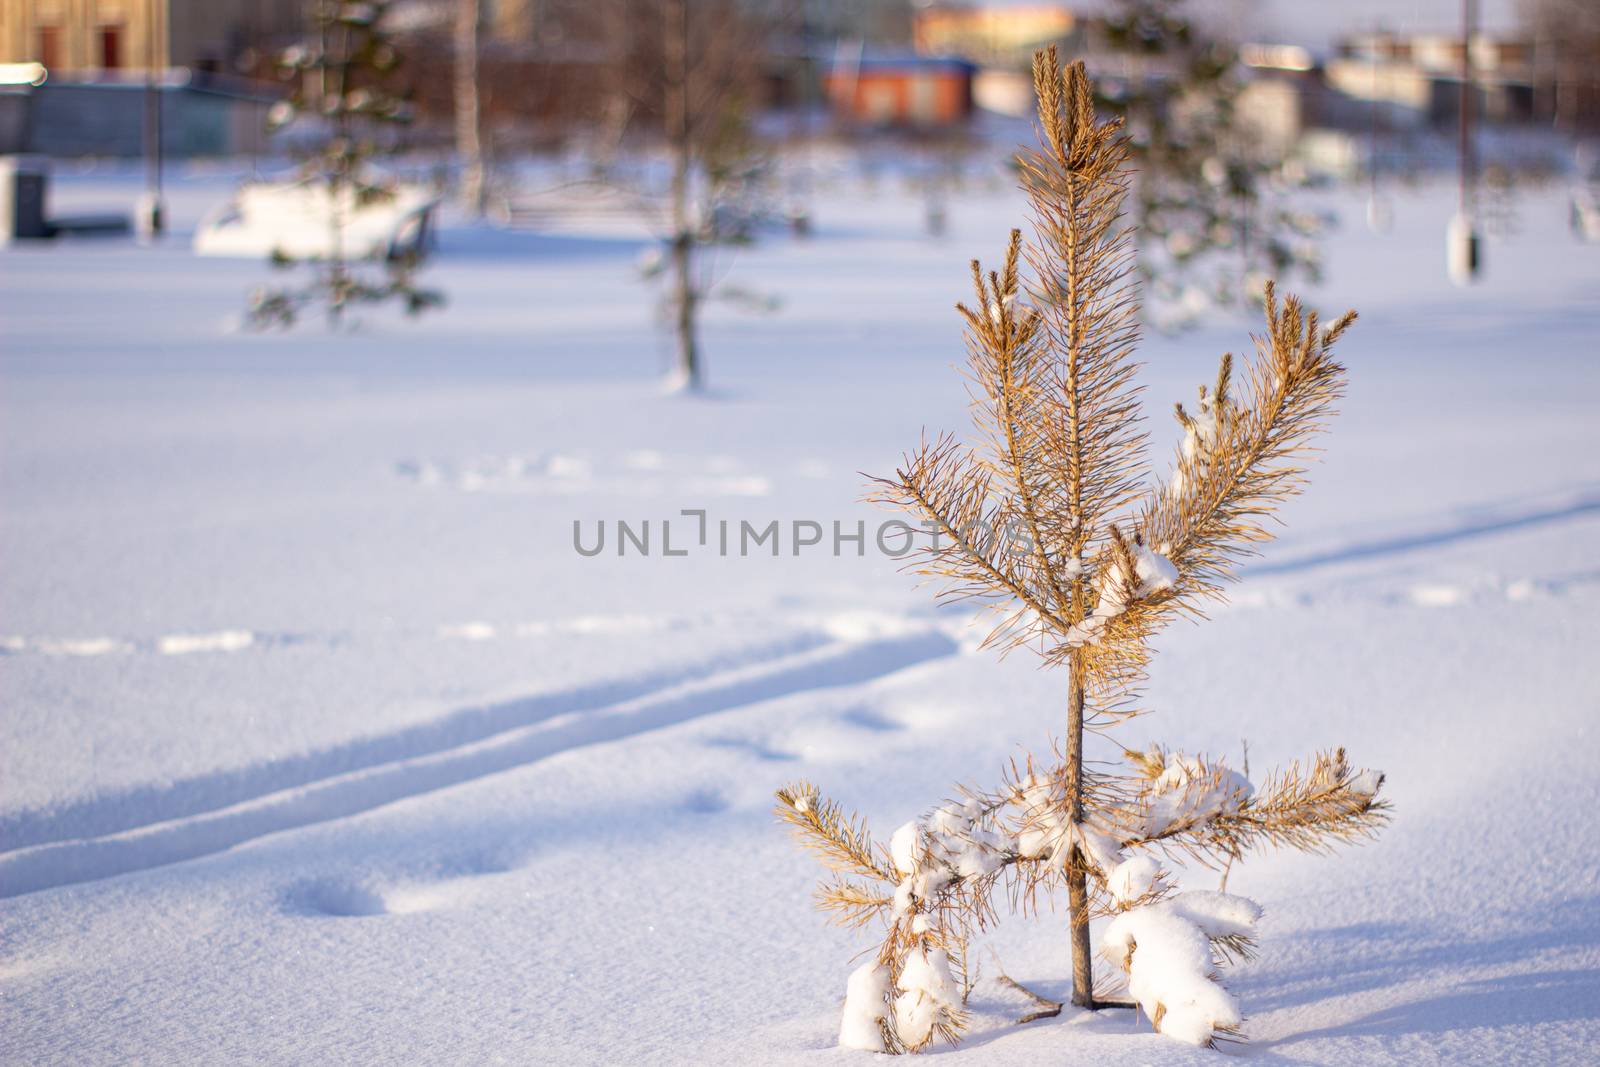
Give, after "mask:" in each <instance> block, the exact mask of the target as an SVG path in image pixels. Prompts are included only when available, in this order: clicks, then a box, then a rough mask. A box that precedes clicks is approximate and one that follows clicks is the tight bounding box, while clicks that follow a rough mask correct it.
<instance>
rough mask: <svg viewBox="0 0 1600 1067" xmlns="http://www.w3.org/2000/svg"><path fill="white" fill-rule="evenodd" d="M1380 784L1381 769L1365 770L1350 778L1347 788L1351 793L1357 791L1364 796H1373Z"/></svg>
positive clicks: (1376, 793)
mask: <svg viewBox="0 0 1600 1067" xmlns="http://www.w3.org/2000/svg"><path fill="white" fill-rule="evenodd" d="M1382 785H1383V772H1382V771H1373V770H1365V771H1361V772H1360V773H1358V774H1357V775H1356V776H1355V777H1353V778H1351V779H1350V785H1349V787H1348V788H1349V790H1350V792H1352V793H1359V794H1360V795H1361V796H1364V797H1373V796H1377V795H1378V789H1379V788H1380V787H1381V786H1382Z"/></svg>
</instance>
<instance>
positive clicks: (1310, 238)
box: [1096, 0, 1326, 326]
mask: <svg viewBox="0 0 1600 1067" xmlns="http://www.w3.org/2000/svg"><path fill="white" fill-rule="evenodd" d="M1184 7H1185V0H1113V2H1112V3H1111V4H1110V5H1109V7H1108V13H1107V15H1106V17H1105V19H1104V22H1103V24H1102V30H1101V32H1102V34H1103V38H1104V44H1105V46H1106V48H1107V49H1108V50H1109V51H1110V52H1111V53H1112V54H1113V55H1115V56H1116V57H1118V58H1119V59H1120V60H1121V63H1122V65H1123V67H1124V69H1125V70H1126V71H1127V74H1126V76H1124V77H1119V78H1114V79H1111V78H1107V79H1104V80H1103V83H1102V84H1100V85H1099V86H1097V89H1098V90H1099V91H1098V92H1097V94H1096V103H1097V104H1098V105H1099V107H1100V109H1101V111H1102V112H1104V113H1106V114H1110V115H1115V116H1117V117H1120V118H1122V119H1123V120H1124V122H1125V124H1126V129H1127V132H1128V138H1129V152H1130V156H1131V158H1132V162H1133V169H1134V173H1135V178H1134V183H1133V197H1132V201H1133V210H1132V215H1133V219H1134V222H1135V224H1136V226H1137V229H1138V232H1139V257H1138V259H1139V272H1140V274H1141V276H1142V277H1143V278H1144V280H1145V282H1146V283H1147V285H1148V286H1149V290H1150V291H1149V296H1150V298H1152V307H1151V310H1153V311H1157V312H1158V314H1159V319H1158V321H1160V322H1161V323H1162V324H1163V325H1170V326H1181V325H1185V324H1187V323H1188V322H1189V321H1191V320H1192V318H1193V316H1194V315H1195V314H1196V313H1197V312H1198V311H1199V310H1201V309H1203V308H1205V307H1207V306H1213V305H1219V306H1239V305H1242V304H1245V303H1248V302H1259V301H1260V300H1261V297H1262V287H1263V285H1264V283H1265V281H1266V279H1268V278H1273V279H1276V280H1278V281H1280V282H1281V281H1284V280H1286V279H1288V278H1290V277H1292V276H1294V275H1296V274H1298V275H1300V276H1301V277H1303V278H1304V279H1306V280H1308V281H1316V280H1317V279H1318V278H1319V276H1320V255H1319V251H1318V247H1317V244H1316V238H1317V236H1318V235H1319V234H1320V233H1321V231H1322V229H1323V228H1324V226H1325V224H1326V220H1325V219H1323V218H1322V217H1321V216H1320V215H1318V214H1316V213H1313V212H1309V211H1305V210H1300V209H1297V208H1295V207H1294V205H1293V204H1291V203H1290V202H1289V201H1288V198H1287V195H1286V194H1287V190H1286V189H1285V188H1284V184H1285V183H1284V181H1283V178H1282V170H1283V168H1282V163H1283V160H1282V159H1281V158H1280V157H1279V156H1278V155H1277V154H1276V153H1275V152H1273V151H1271V150H1269V149H1268V148H1267V147H1266V146H1264V144H1263V141H1262V138H1261V136H1260V134H1259V132H1258V131H1256V130H1255V129H1253V128H1252V126H1251V124H1250V123H1249V122H1248V120H1247V118H1246V116H1244V115H1242V114H1241V113H1240V101H1241V94H1242V93H1243V92H1244V89H1245V82H1244V80H1243V78H1242V72H1243V66H1242V64H1241V63H1240V60H1239V55H1238V51H1237V49H1236V48H1235V47H1234V46H1233V45H1232V44H1231V43H1229V42H1226V41H1223V40H1220V39H1216V38H1213V37H1211V36H1209V35H1207V34H1206V33H1205V31H1204V30H1202V29H1201V28H1200V27H1199V26H1198V25H1196V24H1195V23H1194V22H1193V21H1191V20H1190V19H1188V18H1187V17H1186V16H1185V15H1184Z"/></svg>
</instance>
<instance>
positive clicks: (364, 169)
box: [248, 0, 444, 328]
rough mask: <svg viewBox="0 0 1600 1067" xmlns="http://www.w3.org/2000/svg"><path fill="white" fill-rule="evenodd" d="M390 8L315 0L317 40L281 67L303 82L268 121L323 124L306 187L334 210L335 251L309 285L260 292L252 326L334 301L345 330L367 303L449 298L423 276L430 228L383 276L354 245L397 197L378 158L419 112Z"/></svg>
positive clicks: (309, 157)
mask: <svg viewBox="0 0 1600 1067" xmlns="http://www.w3.org/2000/svg"><path fill="white" fill-rule="evenodd" d="M390 6H391V3H390V0H313V2H312V3H311V4H310V6H309V8H308V19H309V22H310V30H311V32H310V34H309V35H308V39H307V40H306V41H305V42H303V43H301V44H297V45H294V46H292V47H291V48H289V49H287V50H286V51H285V52H283V53H282V54H281V55H280V56H279V57H278V62H277V65H278V70H279V72H280V74H281V75H282V76H283V77H284V78H285V79H290V80H292V81H293V83H294V91H293V93H292V95H291V96H290V97H289V99H287V100H284V101H280V102H279V103H278V104H275V105H273V107H272V109H271V111H270V112H269V113H268V116H267V124H268V127H269V129H272V130H279V129H283V128H285V127H288V126H290V125H291V124H296V123H300V124H303V125H305V126H308V127H311V128H312V129H313V132H312V134H311V136H310V139H309V142H308V143H309V148H307V149H306V150H304V151H302V152H301V155H302V159H301V164H300V175H299V186H300V188H301V189H302V190H303V192H304V194H305V196H306V197H307V198H308V202H309V203H310V204H312V205H313V207H314V209H315V210H316V211H317V212H319V213H324V212H325V213H326V217H327V223H328V249H327V252H326V253H325V254H323V255H319V256H317V257H315V258H314V261H312V262H311V263H310V264H309V266H310V267H311V269H312V272H313V275H312V279H311V280H310V281H309V282H307V283H306V284H303V285H301V286H298V287H296V286H282V287H277V288H271V287H263V288H261V289H258V290H257V291H256V292H255V293H254V294H252V297H251V302H250V310H249V320H248V321H249V323H250V324H251V325H252V326H255V327H266V326H274V325H276V326H291V325H293V324H294V322H295V320H296V319H297V318H298V317H299V314H300V312H301V310H302V309H304V308H305V307H307V306H309V305H312V304H322V305H324V307H325V308H326V311H327V315H328V324H329V326H330V327H333V328H338V327H339V326H340V325H341V324H342V323H343V321H344V316H345V313H346V312H347V311H348V310H349V309H350V308H351V307H353V306H355V305H358V304H377V303H382V302H385V301H388V300H398V301H399V302H400V304H401V306H402V307H404V308H405V310H406V312H407V313H408V314H412V315H415V314H418V313H420V312H422V311H425V310H427V309H429V308H432V307H437V306H439V305H440V304H442V303H443V302H444V301H443V297H442V296H441V295H440V294H439V293H437V292H435V291H432V290H428V289H422V288H419V287H418V286H417V284H416V282H415V274H416V271H417V269H418V268H419V267H420V266H421V262H422V256H423V253H424V251H425V241H424V239H423V238H425V236H426V235H419V239H418V240H416V241H414V242H412V243H411V244H410V245H409V246H408V247H407V248H405V249H397V250H391V251H389V252H388V253H387V254H386V256H385V257H384V259H383V262H382V264H381V268H382V273H381V276H379V277H370V276H368V274H367V272H365V271H363V270H362V269H361V266H360V264H359V263H357V262H356V261H355V259H354V257H353V256H352V255H351V253H350V251H349V249H348V248H347V247H346V231H347V229H348V228H349V226H350V224H351V220H352V218H353V216H355V215H356V214H357V213H359V212H361V211H363V210H366V209H368V208H371V207H373V206H375V205H380V204H384V203H388V202H390V201H392V200H393V199H394V198H395V196H396V193H397V187H396V184H395V182H394V181H393V180H391V179H389V178H388V177H387V176H385V175H383V174H382V173H380V172H379V171H378V170H377V169H376V168H374V167H373V165H372V161H373V160H374V159H375V158H377V157H380V156H383V155H386V154H390V153H392V152H393V151H394V150H395V147H396V146H395V143H394V141H393V139H392V137H390V136H388V135H389V134H392V133H393V131H396V130H398V129H400V128H403V127H405V126H406V125H408V124H409V123H410V122H411V118H412V110H411V104H410V101H409V100H408V99H407V94H406V92H405V91H403V90H402V89H401V88H400V87H398V85H397V74H398V71H399V70H400V66H401V56H400V53H399V51H398V50H397V49H396V47H395V45H394V42H393V41H392V40H391V39H390V35H389V34H388V32H387V31H386V30H385V29H384V28H383V19H384V17H385V15H386V14H387V13H388V11H389V8H390ZM272 261H273V265H274V266H276V267H279V268H283V269H289V268H291V267H294V266H295V265H296V261H295V259H294V258H292V257H290V256H288V255H286V254H284V253H283V252H282V251H275V252H274V253H273V256H272Z"/></svg>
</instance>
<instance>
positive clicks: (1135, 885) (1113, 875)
mask: <svg viewBox="0 0 1600 1067" xmlns="http://www.w3.org/2000/svg"><path fill="white" fill-rule="evenodd" d="M1160 881H1161V864H1159V863H1157V862H1156V860H1155V858H1154V857H1151V856H1145V855H1138V856H1133V857H1131V858H1129V859H1125V860H1123V861H1122V862H1121V863H1119V864H1117V865H1116V866H1115V867H1113V868H1111V870H1110V871H1109V872H1107V874H1106V890H1107V892H1109V893H1110V894H1111V896H1112V897H1113V898H1114V899H1115V900H1116V902H1117V903H1118V904H1131V903H1133V902H1134V901H1136V900H1138V899H1139V898H1140V897H1144V896H1147V895H1149V894H1150V893H1151V892H1153V891H1154V890H1155V889H1157V888H1158V883H1159V882H1160Z"/></svg>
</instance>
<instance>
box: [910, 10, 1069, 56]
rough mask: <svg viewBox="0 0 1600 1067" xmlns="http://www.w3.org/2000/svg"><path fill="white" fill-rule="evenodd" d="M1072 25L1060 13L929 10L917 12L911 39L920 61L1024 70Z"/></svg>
mask: <svg viewBox="0 0 1600 1067" xmlns="http://www.w3.org/2000/svg"><path fill="white" fill-rule="evenodd" d="M1078 25H1079V22H1078V19H1077V17H1076V16H1075V15H1074V14H1073V13H1072V12H1071V11H1070V10H1069V9H1067V8H1064V7H1054V6H1041V7H964V6H953V7H932V8H928V9H926V10H922V11H918V12H917V14H916V16H915V21H914V22H913V25H912V35H913V40H914V42H915V44H916V49H917V51H918V52H919V53H921V54H922V55H932V56H961V57H963V58H966V59H970V60H973V61H974V62H977V63H979V64H983V65H987V66H1001V67H1011V66H1018V65H1021V66H1024V67H1025V66H1027V64H1028V63H1029V62H1030V61H1031V59H1032V56H1033V50H1034V49H1035V48H1040V47H1043V46H1044V45H1047V44H1052V43H1058V42H1061V41H1063V40H1065V39H1067V38H1068V37H1070V36H1071V35H1072V33H1073V30H1074V29H1075V28H1077V27H1078Z"/></svg>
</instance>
